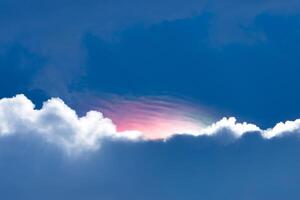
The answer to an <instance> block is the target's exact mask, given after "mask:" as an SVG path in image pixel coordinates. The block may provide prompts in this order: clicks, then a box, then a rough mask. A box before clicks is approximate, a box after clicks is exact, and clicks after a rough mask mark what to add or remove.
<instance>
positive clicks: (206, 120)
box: [93, 96, 213, 139]
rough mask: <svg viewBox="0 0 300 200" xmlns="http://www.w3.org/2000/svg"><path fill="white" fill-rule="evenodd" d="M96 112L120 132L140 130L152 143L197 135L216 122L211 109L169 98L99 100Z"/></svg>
mask: <svg viewBox="0 0 300 200" xmlns="http://www.w3.org/2000/svg"><path fill="white" fill-rule="evenodd" d="M94 105H95V104H94ZM93 109H96V110H99V111H101V112H102V113H104V115H105V116H106V117H108V118H110V119H112V120H113V122H114V123H115V124H116V125H117V128H118V131H125V130H137V131H140V132H142V133H143V134H144V136H145V137H146V138H148V139H162V138H167V137H168V136H171V135H173V134H174V133H176V134H197V133H199V132H200V130H202V129H203V128H204V127H206V126H207V125H209V124H211V123H212V121H213V119H212V118H211V116H210V115H209V113H208V111H207V109H204V108H201V107H199V105H196V104H193V103H191V102H188V101H185V100H182V99H178V98H170V97H165V96H159V97H157V96H156V97H153V96H148V97H135V98H129V97H119V96H114V97H110V98H109V99H107V100H106V99H98V100H97V103H96V105H95V106H94V107H93Z"/></svg>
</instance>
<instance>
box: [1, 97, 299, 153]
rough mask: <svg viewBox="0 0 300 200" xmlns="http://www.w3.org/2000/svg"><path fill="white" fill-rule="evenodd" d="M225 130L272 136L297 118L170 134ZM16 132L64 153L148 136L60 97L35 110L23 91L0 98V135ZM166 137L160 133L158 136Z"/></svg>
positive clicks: (293, 127) (227, 121)
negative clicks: (270, 124) (264, 124)
mask: <svg viewBox="0 0 300 200" xmlns="http://www.w3.org/2000/svg"><path fill="white" fill-rule="evenodd" d="M224 131H226V132H229V133H230V134H232V135H233V136H234V138H239V137H241V136H243V135H244V134H245V133H249V132H256V133H259V134H261V135H262V137H263V138H265V139H271V138H273V137H277V136H282V135H285V134H291V133H299V132H300V119H297V120H295V121H287V122H285V123H282V122H280V123H278V124H277V125H275V126H274V127H273V128H270V129H267V130H262V129H261V128H259V127H258V126H256V125H255V124H249V123H246V122H243V123H238V122H237V120H236V118H234V117H230V118H223V119H221V120H220V121H218V122H216V123H214V124H212V125H210V126H208V127H206V128H203V129H202V130H200V131H199V132H198V133H170V135H171V136H174V135H177V134H187V135H193V136H201V135H209V136H214V135H216V134H220V133H223V132H224ZM16 134H34V135H37V136H40V137H41V138H43V139H45V140H46V141H47V142H49V143H51V144H56V145H58V146H60V147H62V148H64V149H65V150H67V152H78V151H85V150H96V149H98V148H99V145H100V142H101V140H102V139H104V138H110V139H125V140H131V141H139V140H150V139H151V138H148V137H147V134H144V133H142V132H140V131H139V130H125V131H122V132H118V131H117V128H116V125H115V124H114V123H113V122H112V120H111V119H109V118H105V117H104V116H103V114H102V113H100V112H98V111H89V112H87V113H86V115H85V116H82V117H79V116H78V115H77V114H76V112H75V111H74V110H73V109H71V108H70V107H68V106H67V105H66V104H65V103H64V102H63V101H62V100H61V99H59V98H52V99H50V100H48V101H46V102H44V104H43V106H42V108H41V109H35V105H34V104H33V103H32V102H31V101H30V100H29V99H28V98H27V97H26V96H24V95H22V94H20V95H16V96H15V97H12V98H3V99H0V137H5V136H11V135H16ZM170 135H168V136H167V138H169V137H170ZM167 138H166V136H163V135H162V136H161V139H167Z"/></svg>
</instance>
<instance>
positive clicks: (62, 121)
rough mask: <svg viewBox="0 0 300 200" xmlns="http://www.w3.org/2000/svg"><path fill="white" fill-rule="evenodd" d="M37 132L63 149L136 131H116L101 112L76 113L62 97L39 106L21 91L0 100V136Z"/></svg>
mask: <svg viewBox="0 0 300 200" xmlns="http://www.w3.org/2000/svg"><path fill="white" fill-rule="evenodd" d="M13 134H36V135H39V136H41V137H42V138H44V139H46V140H47V141H48V142H50V143H53V144H57V145H59V146H61V147H63V148H65V149H66V150H68V151H69V150H76V151H77V150H79V151H81V150H93V149H97V148H98V147H99V142H100V140H101V138H104V137H111V138H126V139H130V140H135V139H137V138H138V137H139V136H140V133H139V132H138V131H125V132H122V133H119V132H117V131H116V126H115V124H113V122H112V121H111V120H110V119H109V118H105V117H104V116H103V115H102V113H100V112H96V111H89V112H87V113H86V115H85V116H82V117H78V115H77V114H76V112H75V111H74V110H72V109H71V108H70V107H68V106H67V105H66V104H65V103H64V102H63V101H62V100H61V99H59V98H52V99H50V100H48V101H46V102H44V104H43V106H42V108H41V109H39V110H36V109H35V105H34V104H33V103H32V102H31V101H30V100H29V99H28V98H27V97H25V96H24V95H22V94H21V95H17V96H15V97H13V98H3V99H1V100H0V136H8V135H13Z"/></svg>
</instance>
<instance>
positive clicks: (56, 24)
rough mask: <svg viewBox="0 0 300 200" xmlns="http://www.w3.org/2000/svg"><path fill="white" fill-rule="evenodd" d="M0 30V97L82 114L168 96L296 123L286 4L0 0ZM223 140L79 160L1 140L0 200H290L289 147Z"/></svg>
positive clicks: (137, 146)
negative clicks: (52, 102) (115, 99)
mask: <svg viewBox="0 0 300 200" xmlns="http://www.w3.org/2000/svg"><path fill="white" fill-rule="evenodd" d="M0 27H1V31H0V85H1V88H0V97H1V98H4V97H12V96H14V95H16V94H19V93H23V94H26V96H28V97H29V98H30V99H32V101H33V102H34V103H35V104H36V105H37V107H38V108H39V107H41V105H42V102H43V101H45V100H46V99H47V98H49V97H60V98H61V99H63V100H64V101H65V102H66V104H68V105H70V106H72V108H74V109H75V110H76V111H77V112H78V113H80V114H82V113H84V112H86V111H87V110H89V109H92V108H93V107H94V105H95V104H96V103H97V102H98V101H97V99H102V98H105V99H109V97H110V96H111V95H116V96H121V97H128V96H130V97H132V96H134V97H145V96H161V95H164V96H169V97H176V98H182V99H185V100H187V101H191V102H193V104H196V105H199V107H204V108H207V109H209V110H211V112H212V113H213V115H214V117H213V118H214V119H216V120H218V119H219V118H221V117H224V116H235V117H237V118H238V119H239V120H241V121H247V122H251V123H254V124H256V125H258V126H259V127H261V128H263V129H266V128H270V127H273V126H274V125H275V124H276V123H278V122H282V121H286V120H295V119H297V118H299V115H300V106H299V102H300V95H299V91H300V84H299V74H300V60H299V58H300V3H299V2H298V1H296V0H286V1H279V0H263V1H256V0H255V1H249V0H245V1H237V0H230V1H226V2H224V1H219V0H212V1H205V0H199V1H198V0H175V1H170V0H162V1H158V0H155V1H146V0H142V1H137V0H129V1H126V2H124V1H121V0H113V1H105V0H100V1H96V0H92V1H89V2H86V1H81V0H79V1H76V2H74V1H69V0H62V1H57V0H53V1H43V2H41V1H37V0H28V1H19V0H9V1H8V0H0ZM99 109H100V110H101V108H99ZM0 114H1V113H0ZM1 128H2V127H1V125H0V137H2V135H1V131H2V129H1ZM295 130H298V129H297V128H296V129H295ZM220 132H222V133H223V132H226V131H224V130H221V131H220ZM222 133H220V134H221V135H222ZM224 134H225V136H224V137H223V136H222V137H221V136H220V137H219V135H217V136H212V137H204V136H200V137H189V136H186V137H179V136H178V137H175V138H173V139H171V140H170V141H167V142H162V141H157V142H150V141H149V142H137V143H135V142H133V143H131V142H125V141H110V140H109V141H105V142H103V146H102V148H100V149H99V150H97V151H95V152H92V153H90V152H89V153H87V154H86V155H83V156H80V158H76V159H75V160H74V159H73V158H72V159H70V158H68V156H66V155H65V154H64V153H62V151H61V150H60V149H56V147H54V146H52V145H48V144H44V143H43V142H41V141H40V139H39V138H31V137H30V138H26V137H24V136H20V137H19V136H13V137H11V138H4V139H0V171H1V172H0V177H1V178H0V195H1V194H2V195H4V197H3V198H4V199H12V200H14V199H30V200H35V199H74V200H77V199H107V200H118V199H128V200H129V199H130V200H132V199H142V200H147V199H158V200H159V199H164V200H168V199H172V200H174V199H189V200H192V199H220V198H223V199H299V195H300V194H299V188H298V186H297V183H298V182H299V178H300V174H299V172H298V169H299V163H300V160H299V158H298V156H297V155H298V153H299V152H300V141H299V138H298V136H286V137H284V138H279V139H278V138H276V139H272V140H265V139H263V138H261V137H260V136H256V135H255V134H250V135H245V136H243V137H242V138H241V139H239V140H238V141H234V142H232V141H230V140H229V141H230V142H228V138H227V137H229V136H228V135H226V133H224ZM229 139H230V137H229ZM41 143H42V145H41ZM85 157H86V158H85Z"/></svg>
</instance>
